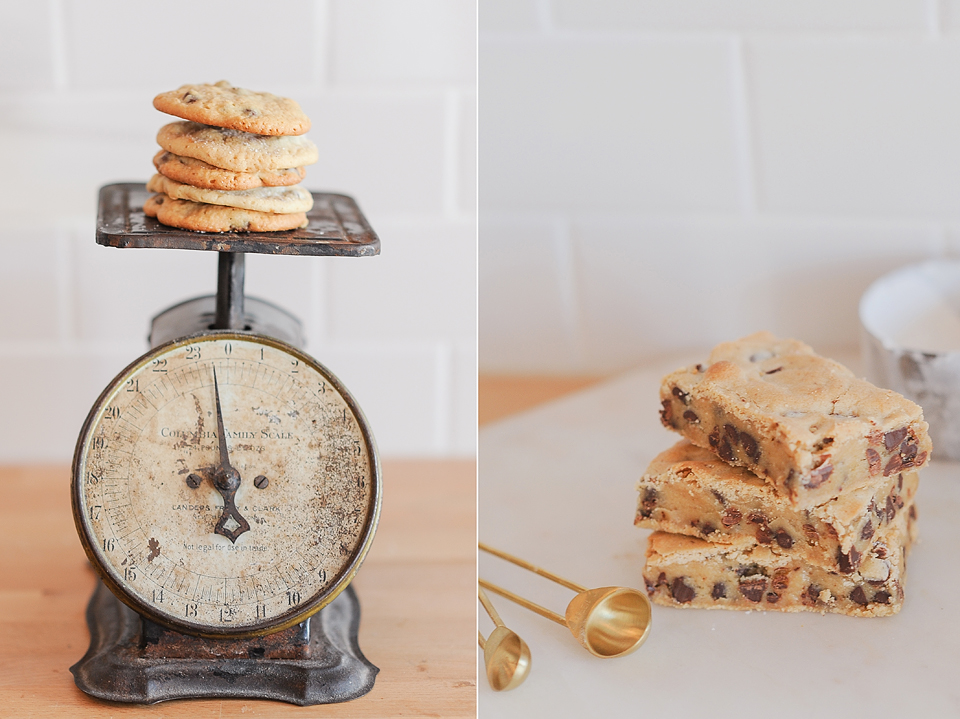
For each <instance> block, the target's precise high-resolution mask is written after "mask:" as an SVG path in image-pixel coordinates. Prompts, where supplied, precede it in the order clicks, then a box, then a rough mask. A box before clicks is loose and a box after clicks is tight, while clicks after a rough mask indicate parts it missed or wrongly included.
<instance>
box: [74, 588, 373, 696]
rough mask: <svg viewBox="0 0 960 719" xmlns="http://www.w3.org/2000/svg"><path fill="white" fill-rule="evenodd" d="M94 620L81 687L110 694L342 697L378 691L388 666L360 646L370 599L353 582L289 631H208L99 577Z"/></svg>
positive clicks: (80, 669) (80, 668)
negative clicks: (197, 632) (132, 604)
mask: <svg viewBox="0 0 960 719" xmlns="http://www.w3.org/2000/svg"><path fill="white" fill-rule="evenodd" d="M87 624H88V626H89V627H90V648H89V649H88V650H87V653H86V654H85V655H84V657H83V659H81V660H80V661H79V662H77V663H76V664H74V665H73V666H72V667H70V671H71V672H73V676H74V680H75V681H76V683H77V686H78V687H79V688H80V689H81V690H83V691H84V692H86V693H87V694H90V695H91V696H94V697H97V698H98V699H106V700H108V701H115V702H131V703H137V704H155V703H157V702H162V701H168V700H170V699H274V700H277V701H284V702H289V703H291V704H299V705H300V706H308V705H312V704H333V703H335V702H343V701H349V700H351V699H356V698H358V697H361V696H363V695H364V694H366V693H367V692H369V691H370V690H371V689H372V688H373V683H374V680H375V679H376V676H377V673H378V672H379V671H380V670H379V669H378V668H377V667H375V666H374V665H373V664H371V663H370V662H369V661H368V660H367V658H366V657H364V656H363V652H361V651H360V646H359V644H358V642H357V631H358V629H359V627H360V603H359V602H358V601H357V595H356V593H355V592H354V591H353V588H352V587H347V588H346V589H345V590H344V591H343V592H342V593H341V594H340V596H338V597H337V598H336V599H335V600H334V601H333V602H331V603H330V604H329V605H327V606H326V607H324V608H323V609H322V610H321V611H320V612H318V613H317V614H314V615H313V616H312V617H310V618H309V619H307V620H306V621H305V622H302V623H301V624H299V625H297V626H296V627H293V628H291V629H288V630H284V632H278V633H277V634H275V635H268V636H266V637H257V638H253V639H203V638H200V637H192V636H189V635H186V634H180V633H179V632H174V631H173V630H170V629H164V628H162V627H158V626H157V625H155V624H153V623H152V622H149V621H147V620H144V619H143V618H142V617H141V616H140V615H139V614H137V613H136V612H135V611H133V610H132V609H130V608H129V607H127V606H126V605H125V604H123V603H122V602H120V600H118V599H117V598H116V597H115V596H114V595H113V594H112V593H111V592H110V590H109V589H107V588H106V587H105V586H104V585H103V583H102V582H100V581H98V582H97V587H96V589H95V590H94V592H93V596H92V597H91V598H90V604H89V605H88V606H87ZM287 634H289V635H290V636H289V637H288V636H286V635H287ZM281 635H282V636H281ZM161 654H163V656H160V655H161ZM171 655H172V656H171Z"/></svg>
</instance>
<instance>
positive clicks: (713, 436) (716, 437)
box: [707, 427, 720, 449]
mask: <svg viewBox="0 0 960 719" xmlns="http://www.w3.org/2000/svg"><path fill="white" fill-rule="evenodd" d="M707 441H709V442H710V446H711V447H713V448H714V449H717V447H719V446H720V428H719V427H714V428H713V431H712V432H711V433H710V436H709V437H707Z"/></svg>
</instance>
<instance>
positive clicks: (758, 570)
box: [737, 564, 767, 577]
mask: <svg viewBox="0 0 960 719" xmlns="http://www.w3.org/2000/svg"><path fill="white" fill-rule="evenodd" d="M755 575H761V576H764V577H765V576H767V572H766V570H765V569H764V568H763V567H761V566H760V565H759V564H744V565H741V566H740V567H739V568H738V569H737V576H738V577H752V576H755Z"/></svg>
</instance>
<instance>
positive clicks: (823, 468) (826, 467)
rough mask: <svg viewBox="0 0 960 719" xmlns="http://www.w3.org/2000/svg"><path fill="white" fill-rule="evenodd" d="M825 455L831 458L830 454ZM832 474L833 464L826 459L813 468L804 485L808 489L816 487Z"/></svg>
mask: <svg viewBox="0 0 960 719" xmlns="http://www.w3.org/2000/svg"><path fill="white" fill-rule="evenodd" d="M825 456H826V457H828V458H829V456H830V455H825ZM831 474H833V465H832V464H830V463H829V462H826V461H824V462H823V464H821V465H820V466H819V467H817V468H816V469H814V470H811V472H810V474H809V476H808V477H807V478H806V479H805V480H804V482H803V486H804V487H806V488H807V489H816V488H817V487H819V486H820V485H821V484H823V483H824V482H826V481H827V480H828V479H830V475H831Z"/></svg>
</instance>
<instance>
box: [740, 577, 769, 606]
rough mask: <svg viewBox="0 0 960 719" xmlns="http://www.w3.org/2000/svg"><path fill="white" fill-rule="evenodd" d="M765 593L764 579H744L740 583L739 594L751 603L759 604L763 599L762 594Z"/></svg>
mask: <svg viewBox="0 0 960 719" xmlns="http://www.w3.org/2000/svg"><path fill="white" fill-rule="evenodd" d="M766 591H767V580H766V578H764V577H757V578H756V579H744V580H741V582H740V594H742V595H743V596H744V597H746V598H747V599H749V600H750V601H751V602H759V601H760V600H761V599H763V594H764V592H766Z"/></svg>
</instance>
